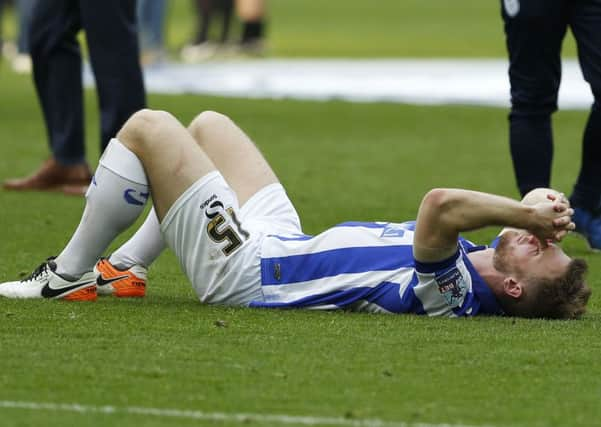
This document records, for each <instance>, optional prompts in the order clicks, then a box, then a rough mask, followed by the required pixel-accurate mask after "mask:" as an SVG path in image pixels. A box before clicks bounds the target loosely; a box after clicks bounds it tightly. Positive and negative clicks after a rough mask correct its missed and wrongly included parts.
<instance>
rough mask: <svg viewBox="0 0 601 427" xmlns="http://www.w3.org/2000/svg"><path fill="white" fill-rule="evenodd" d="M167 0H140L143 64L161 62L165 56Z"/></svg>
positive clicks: (139, 16)
mask: <svg viewBox="0 0 601 427" xmlns="http://www.w3.org/2000/svg"><path fill="white" fill-rule="evenodd" d="M166 12H167V1H166V0H138V10H137V14H138V29H139V38H140V49H141V58H142V65H152V64H155V63H159V62H161V61H162V60H163V58H164V57H165V34H164V28H165V15H166Z"/></svg>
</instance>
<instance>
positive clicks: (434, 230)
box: [413, 189, 574, 262]
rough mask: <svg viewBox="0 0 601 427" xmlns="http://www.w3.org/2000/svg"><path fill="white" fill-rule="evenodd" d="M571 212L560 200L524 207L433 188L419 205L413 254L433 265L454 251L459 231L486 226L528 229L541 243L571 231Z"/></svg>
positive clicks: (495, 198)
mask: <svg viewBox="0 0 601 427" xmlns="http://www.w3.org/2000/svg"><path fill="white" fill-rule="evenodd" d="M572 213H573V211H572V210H571V209H570V208H569V206H568V205H567V204H566V203H564V202H562V201H561V200H553V201H552V200H547V201H543V202H538V203H536V204H534V205H527V204H525V203H521V202H518V201H516V200H512V199H509V198H506V197H502V196H496V195H493V194H487V193H481V192H477V191H469V190H459V189H434V190H431V191H430V192H428V194H426V195H425V196H424V198H423V200H422V203H421V205H420V208H419V211H418V214H417V221H416V226H415V237H414V241H413V254H414V256H415V259H416V260H418V261H421V262H436V261H441V260H444V259H447V258H449V257H450V256H452V255H453V254H454V253H455V252H456V251H457V238H458V237H459V233H460V232H464V231H470V230H475V229H478V228H482V227H486V226H489V225H500V226H506V227H513V228H521V229H526V230H529V231H530V232H531V233H533V234H534V235H535V236H537V237H538V239H539V240H540V241H541V242H542V243H543V244H545V242H546V241H547V240H557V238H558V237H561V233H562V232H564V231H565V230H571V229H573V228H574V224H573V223H572V222H571V215H572Z"/></svg>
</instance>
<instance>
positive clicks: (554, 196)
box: [547, 193, 571, 208]
mask: <svg viewBox="0 0 601 427" xmlns="http://www.w3.org/2000/svg"><path fill="white" fill-rule="evenodd" d="M547 199H548V200H550V201H552V202H555V201H559V202H561V203H564V204H566V205H568V208H569V207H571V206H570V201H569V200H568V198H567V197H566V195H565V194H563V193H549V194H547Z"/></svg>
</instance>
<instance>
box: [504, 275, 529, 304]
mask: <svg viewBox="0 0 601 427" xmlns="http://www.w3.org/2000/svg"><path fill="white" fill-rule="evenodd" d="M523 290H524V289H523V287H522V284H521V283H520V282H518V281H517V280H515V279H514V278H513V277H506V278H505V279H504V280H503V292H505V294H506V295H509V296H510V297H512V298H515V299H518V298H519V297H521V296H522V291H523Z"/></svg>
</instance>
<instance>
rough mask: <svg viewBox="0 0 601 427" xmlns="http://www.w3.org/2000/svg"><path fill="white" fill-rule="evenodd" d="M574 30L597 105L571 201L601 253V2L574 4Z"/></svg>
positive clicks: (577, 219)
mask: <svg viewBox="0 0 601 427" xmlns="http://www.w3.org/2000/svg"><path fill="white" fill-rule="evenodd" d="M569 20H570V28H571V29H572V32H573V33H574V37H575V38H576V45H577V46H578V60H579V61H580V67H581V69H582V74H583V76H584V79H585V80H586V81H587V82H588V84H589V85H590V87H591V91H592V93H593V97H594V102H593V105H592V107H591V111H590V114H589V117H588V121H587V124H586V127H585V129H584V135H583V140H582V163H581V167H580V173H579V175H578V179H577V181H576V184H575V185H574V191H573V193H572V196H571V197H570V201H571V202H572V205H573V206H574V207H575V210H576V212H575V215H574V222H575V223H576V226H577V231H579V232H580V233H581V234H583V235H584V236H585V237H586V238H587V240H588V243H589V245H590V246H591V247H592V248H595V249H601V0H587V1H580V2H574V3H573V5H572V8H571V9H570V18H569Z"/></svg>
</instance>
